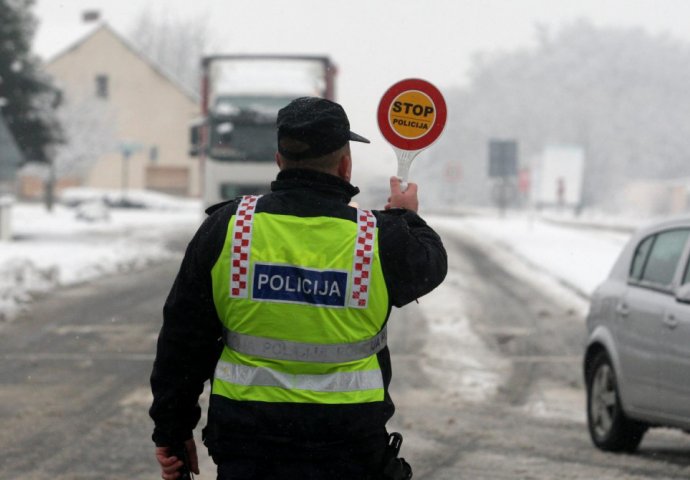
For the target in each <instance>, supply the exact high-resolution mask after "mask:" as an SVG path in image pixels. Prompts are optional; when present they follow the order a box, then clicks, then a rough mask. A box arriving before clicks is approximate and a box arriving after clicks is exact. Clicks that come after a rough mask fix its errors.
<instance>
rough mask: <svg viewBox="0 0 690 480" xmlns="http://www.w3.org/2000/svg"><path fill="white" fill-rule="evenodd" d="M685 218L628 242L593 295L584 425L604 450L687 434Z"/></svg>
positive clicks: (689, 371)
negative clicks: (660, 430) (659, 429)
mask: <svg viewBox="0 0 690 480" xmlns="http://www.w3.org/2000/svg"><path fill="white" fill-rule="evenodd" d="M689 238H690V216H686V217H683V218H678V219H673V220H668V221H665V222H663V223H658V224H655V225H653V226H651V227H648V228H644V229H642V230H640V231H638V232H637V233H636V234H634V235H633V236H632V238H631V239H630V241H629V242H628V244H627V245H626V246H625V248H624V249H623V251H622V253H621V254H620V256H619V258H618V260H617V261H616V263H615V265H614V267H613V269H612V271H611V274H610V275H609V277H608V279H607V280H606V281H604V283H603V284H602V285H600V286H599V287H598V288H597V289H596V291H595V292H594V294H593V295H592V300H591V307H590V311H589V315H588V317H587V331H588V334H589V336H588V340H587V347H586V351H585V356H584V375H585V382H586V386H587V421H588V426H589V432H590V436H591V438H592V441H593V442H594V444H595V445H596V446H597V447H599V448H600V449H602V450H608V451H628V452H632V451H634V450H635V449H636V448H637V447H638V446H639V444H640V442H641V441H642V436H643V435H644V433H645V432H646V431H647V429H648V428H649V427H654V426H669V427H677V428H680V429H683V430H686V431H690V268H689V260H690V242H689V241H688V240H689Z"/></svg>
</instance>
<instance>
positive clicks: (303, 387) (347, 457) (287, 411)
mask: <svg viewBox="0 0 690 480" xmlns="http://www.w3.org/2000/svg"><path fill="white" fill-rule="evenodd" d="M277 130H278V152H277V153H276V162H277V164H278V167H279V169H280V172H279V173H278V176H277V179H276V180H275V181H274V182H273V183H272V184H271V193H269V194H267V195H264V196H245V197H242V198H238V199H235V200H233V201H230V202H226V203H223V204H219V205H216V206H214V207H211V208H210V209H209V210H207V213H208V214H209V217H208V218H207V219H206V221H205V222H204V223H203V225H202V226H201V227H200V229H199V230H198V232H197V233H196V235H195V236H194V238H193V239H192V241H191V243H190V244H189V246H188V248H187V252H186V254H185V257H184V259H183V261H182V265H181V268H180V271H179V273H178V275H177V278H176V279H175V282H174V284H173V287H172V289H171V291H170V294H169V296H168V299H167V301H166V303H165V307H164V320H163V326H162V329H161V331H160V335H159V339H158V349H157V355H156V360H155V364H154V367H153V373H152V375H151V386H152V390H153V395H154V400H153V405H152V406H151V409H150V414H151V417H152V418H153V420H154V422H155V428H154V433H153V440H154V442H155V443H156V446H157V447H156V458H157V459H158V462H159V463H160V465H161V469H162V478H165V479H174V478H178V476H179V475H180V474H179V472H178V468H179V467H180V466H181V465H182V462H181V460H180V458H179V457H181V455H180V454H179V453H178V454H175V453H174V452H173V447H176V446H177V447H179V446H180V445H183V444H184V445H186V447H187V452H188V455H189V466H190V467H191V470H192V471H194V472H197V473H198V462H197V456H196V446H195V443H194V439H193V435H192V431H193V429H194V428H195V426H196V424H197V422H198V421H199V418H200V407H199V405H198V398H199V395H200V394H201V392H202V390H203V386H204V382H205V381H206V380H208V379H211V386H212V390H211V395H210V405H209V411H208V419H207V424H206V427H205V428H204V430H203V440H204V443H205V444H206V446H207V447H208V450H209V453H210V455H211V456H212V458H213V460H214V462H215V463H216V464H217V465H218V478H219V479H221V480H225V479H233V480H235V479H274V478H275V479H278V478H280V479H293V478H294V479H329V480H336V479H343V480H345V479H347V480H363V479H381V478H385V477H384V474H383V471H384V468H385V467H386V465H384V458H386V457H387V455H386V446H387V442H388V433H387V431H386V422H387V421H388V419H390V418H391V416H392V415H393V411H394V406H393V402H392V400H391V398H390V396H389V394H388V386H389V383H390V380H391V361H390V355H389V351H388V347H387V342H386V338H387V328H386V323H387V320H388V316H389V314H390V311H391V307H393V306H395V307H402V306H403V305H405V304H407V303H409V302H411V301H413V300H415V299H417V298H419V297H421V296H422V295H425V294H426V293H428V292H430V291H431V290H433V289H434V288H435V287H436V286H438V285H439V284H440V283H441V281H442V280H443V278H444V277H445V275H446V270H447V258H446V252H445V250H444V248H443V244H442V242H441V239H440V238H439V236H438V235H437V234H436V233H435V232H434V231H433V230H432V229H431V228H430V227H429V226H428V225H427V224H426V223H425V222H424V220H422V219H421V218H420V217H419V216H418V215H417V214H416V211H417V207H418V200H417V186H416V185H415V184H414V183H411V184H409V187H408V189H407V190H406V191H405V192H402V191H401V189H400V181H399V180H398V179H397V178H395V177H393V178H391V181H390V188H391V192H390V198H389V202H388V204H387V205H386V206H385V208H384V210H382V211H366V210H362V209H359V208H357V207H354V206H351V205H350V201H351V199H352V197H353V196H355V195H356V194H357V193H358V192H359V189H358V188H357V187H354V186H353V185H351V184H350V175H351V171H352V157H351V153H350V145H349V142H350V141H356V142H364V143H369V141H368V140H367V139H365V138H364V137H361V136H359V135H357V134H355V133H353V132H351V131H350V124H349V121H348V118H347V115H346V114H345V111H344V110H343V109H342V107H341V106H340V105H338V104H337V103H334V102H331V101H328V100H325V99H320V98H311V97H304V98H299V99H296V100H294V101H292V102H291V103H290V104H289V105H287V106H286V107H284V108H283V109H281V110H280V112H279V113H278V118H277Z"/></svg>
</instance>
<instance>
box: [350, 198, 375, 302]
mask: <svg viewBox="0 0 690 480" xmlns="http://www.w3.org/2000/svg"><path fill="white" fill-rule="evenodd" d="M375 235H376V217H375V216H374V214H372V213H371V212H370V211H368V210H360V209H357V241H356V242H355V254H354V260H353V262H352V288H351V291H352V294H351V296H350V307H354V308H366V307H367V302H368V301H369V281H370V279H371V265H372V260H373V258H374V241H375V240H374V238H375Z"/></svg>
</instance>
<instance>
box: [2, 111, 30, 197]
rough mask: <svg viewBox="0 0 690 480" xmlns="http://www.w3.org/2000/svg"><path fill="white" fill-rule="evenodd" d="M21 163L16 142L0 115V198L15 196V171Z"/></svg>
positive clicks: (20, 155) (21, 159)
mask: <svg viewBox="0 0 690 480" xmlns="http://www.w3.org/2000/svg"><path fill="white" fill-rule="evenodd" d="M23 162H24V160H23V157H22V153H21V151H20V150H19V147H18V146H17V142H15V140H14V137H13V136H12V133H11V132H10V129H9V128H8V127H7V124H6V123H5V119H4V118H3V116H2V113H0V197H1V196H3V195H14V194H16V190H17V188H16V183H17V170H18V169H19V166H20V165H21V164H22V163H23Z"/></svg>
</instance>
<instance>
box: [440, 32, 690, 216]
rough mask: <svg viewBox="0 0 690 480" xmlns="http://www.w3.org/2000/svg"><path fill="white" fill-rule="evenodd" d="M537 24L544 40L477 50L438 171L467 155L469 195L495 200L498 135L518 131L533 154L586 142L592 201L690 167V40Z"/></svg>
mask: <svg viewBox="0 0 690 480" xmlns="http://www.w3.org/2000/svg"><path fill="white" fill-rule="evenodd" d="M537 33H538V42H537V43H538V44H537V47H536V48H532V49H523V50H518V51H512V52H503V53H496V54H490V55H479V56H477V58H476V61H475V64H474V70H473V73H472V81H471V84H470V86H469V88H467V89H464V90H457V91H455V92H451V93H450V94H449V95H448V97H449V98H448V103H449V115H450V117H449V121H448V131H447V132H446V133H445V134H444V138H443V141H442V142H440V143H439V145H438V148H436V147H434V151H433V157H434V158H435V159H437V161H436V162H431V163H435V165H436V167H435V170H434V169H429V170H427V171H428V172H429V173H428V175H430V176H437V177H438V178H440V176H441V175H442V174H443V172H442V171H441V169H442V168H443V166H442V165H443V163H444V161H445V160H444V159H446V160H447V159H457V160H458V161H460V162H462V165H463V176H464V178H463V182H462V183H461V184H460V185H459V186H458V188H459V189H460V190H462V191H463V194H464V197H462V198H463V199H465V200H468V201H479V202H485V201H487V200H488V197H489V194H488V192H489V190H488V188H487V186H488V179H487V143H488V140H489V139H490V138H512V139H516V140H518V142H519V145H520V157H521V161H523V162H526V161H528V160H529V159H530V157H532V156H533V155H535V154H537V153H539V152H540V151H541V150H542V148H544V147H545V146H546V145H549V144H571V145H579V146H581V147H583V148H584V149H585V152H586V157H587V164H586V172H585V175H586V179H585V201H586V202H587V203H589V204H593V203H599V204H601V203H605V202H607V201H608V200H609V199H611V198H613V197H614V196H615V194H616V193H617V192H618V191H619V189H620V188H621V187H622V186H623V185H624V184H625V183H626V182H628V181H630V180H633V179H640V178H657V179H660V178H661V179H663V178H677V177H679V176H690V161H689V160H690V158H689V157H690V117H688V114H687V112H688V111H690V89H688V87H687V86H688V84H690V46H688V45H686V44H683V43H681V42H679V41H676V40H673V39H671V38H669V37H666V36H654V35H651V34H649V33H647V32H645V31H644V30H641V29H635V28H627V29H623V28H620V29H619V28H598V27H594V26H592V25H591V24H589V23H588V22H586V21H579V22H576V23H573V24H571V25H569V26H566V27H564V28H563V29H561V30H559V31H557V32H555V33H552V32H549V31H548V30H546V29H543V28H541V29H538V31H537Z"/></svg>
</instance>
